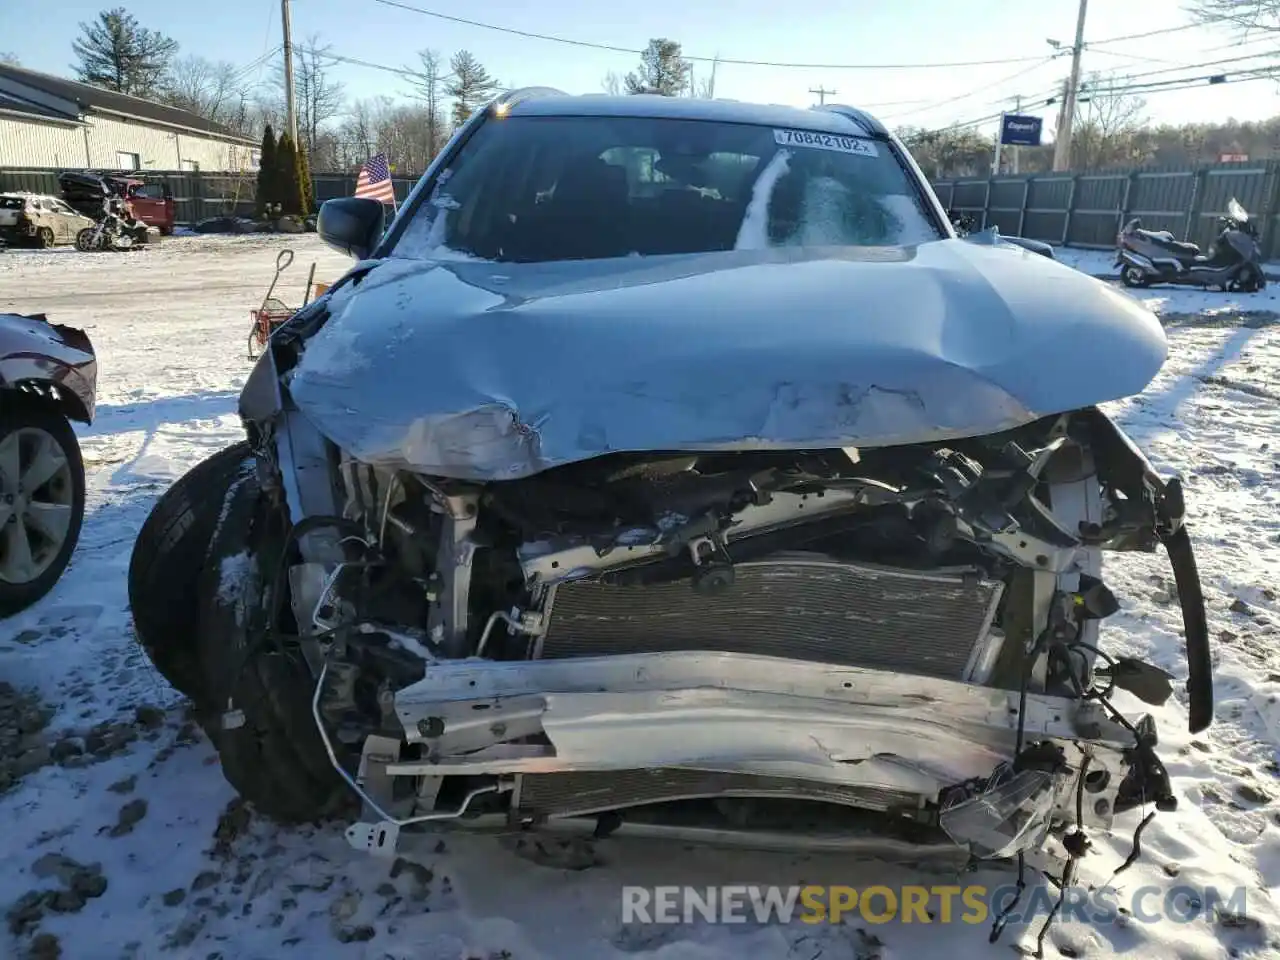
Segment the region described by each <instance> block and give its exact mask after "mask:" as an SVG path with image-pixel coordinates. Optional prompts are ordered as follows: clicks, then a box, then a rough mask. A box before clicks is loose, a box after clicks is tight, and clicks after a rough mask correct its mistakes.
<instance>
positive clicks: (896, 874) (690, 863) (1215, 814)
mask: <svg viewBox="0 0 1280 960" xmlns="http://www.w3.org/2000/svg"><path fill="white" fill-rule="evenodd" d="M283 246H290V247H292V248H293V249H294V250H295V251H296V253H297V258H296V260H295V262H294V264H293V266H292V267H291V268H290V269H289V270H288V271H287V272H286V273H285V275H284V277H283V279H282V281H281V285H280V287H279V288H278V291H277V295H278V296H281V298H282V299H283V300H285V302H287V303H291V304H295V305H296V304H299V303H300V302H301V299H302V290H303V285H304V283H305V279H306V275H307V270H308V268H309V266H310V264H311V262H312V261H313V260H314V261H316V262H317V264H318V266H317V270H316V277H317V279H323V280H332V279H336V278H337V277H338V276H339V275H340V274H341V273H342V271H343V270H344V269H345V268H346V266H347V264H348V263H349V261H347V260H345V259H344V258H342V257H341V256H339V255H337V254H335V253H332V252H330V251H327V250H326V249H325V248H324V247H323V246H322V245H321V244H320V243H319V241H318V240H317V238H316V237H315V236H314V235H309V236H293V237H263V236H255V237H237V238H216V237H177V238H171V239H168V240H166V241H164V242H163V243H160V244H158V245H157V246H156V247H155V248H154V249H149V250H146V251H143V252H138V253H133V254H127V255H119V256H112V255H106V254H90V255H81V254H77V253H75V252H73V251H70V250H57V251H48V252H46V251H40V252H34V251H33V252H26V251H8V252H4V253H0V310H3V311H17V312H28V313H35V312H44V313H47V314H48V315H49V316H50V318H51V319H53V320H55V321H57V322H61V323H67V324H72V325H75V326H81V327H84V328H85V329H86V330H87V332H88V333H89V336H90V337H91V338H92V340H93V342H94V345H95V347H96V348H97V351H98V356H99V361H100V374H99V376H100V382H99V389H100V393H99V407H98V419H97V420H96V422H95V423H94V425H93V426H92V427H91V428H81V429H80V430H79V434H80V437H81V443H82V445H83V449H84V457H85V463H86V466H87V468H88V486H89V504H88V512H87V516H86V519H85V525H84V533H83V535H82V538H81V542H80V547H79V549H78V551H77V553H76V555H75V557H74V559H73V560H72V565H71V568H70V570H69V571H68V572H67V574H66V576H65V577H64V578H63V580H62V582H61V583H60V585H59V586H58V587H57V588H56V589H55V591H54V592H53V594H52V595H51V596H49V597H48V598H46V599H45V600H44V601H43V602H42V603H41V604H39V605H38V606H37V607H36V608H34V609H33V610H30V611H28V612H27V613H25V614H23V615H21V616H20V617H17V618H14V619H12V620H9V621H5V622H3V624H0V683H2V684H3V686H0V748H2V749H0V824H3V825H4V827H5V829H4V830H3V831H2V832H0V861H3V863H4V864H5V870H4V872H3V873H2V874H0V909H4V910H5V911H7V929H6V930H0V957H6V958H7V957H15V958H17V957H24V956H28V955H30V956H39V957H45V958H53V957H57V956H62V957H66V958H70V960H99V958H101V960H121V958H135V960H142V958H155V957H174V958H222V960H260V958H261V960H268V958H290V957H308V958H320V957H324V958H328V957H336V958H366V957H367V958H377V960H383V958H393V960H409V958H414V960H460V958H461V960H471V958H475V960H498V958H503V960H594V958H602V960H609V958H621V957H629V958H634V960H730V958H734V960H737V958H752V957H760V958H766V960H775V958H776V960H819V958H822V960H845V958H857V960H872V958H879V960H890V958H893V960H926V958H932V957H946V958H948V960H964V958H969V957H985V956H1006V955H1009V954H1008V953H1007V951H1009V950H1010V948H1011V947H1012V946H1013V945H1016V944H1018V943H1022V944H1023V945H1031V946H1033V945H1034V940H1035V937H1034V934H1035V932H1036V930H1037V929H1038V923H1037V924H1033V925H1032V926H1030V927H1027V928H1011V929H1010V930H1009V931H1007V932H1006V934H1005V939H1004V940H1002V941H1001V942H1000V943H999V944H997V945H995V946H990V945H988V943H987V933H988V928H989V923H983V924H981V925H975V926H968V925H963V924H953V925H950V926H947V927H945V928H944V927H942V926H941V925H940V924H938V923H933V924H922V923H919V922H915V923H899V922H896V921H895V922H891V923H887V924H879V925H873V924H869V923H867V922H865V921H864V920H863V919H861V918H851V919H850V920H849V921H848V922H846V923H844V924H841V925H826V926H808V925H804V924H799V923H796V924H792V925H786V926H782V925H772V926H761V925H757V924H755V923H748V924H739V925H723V926H709V925H706V924H704V923H699V922H695V923H691V924H687V925H676V926H629V925H624V924H623V923H622V921H621V908H620V894H619V888H620V886H621V885H622V884H624V883H634V884H646V885H661V884H693V885H699V886H705V885H708V884H781V885H788V884H792V883H813V882H831V883H842V884H850V885H854V886H861V885H866V884H870V883H878V884H889V885H894V884H896V883H911V882H918V883H924V884H938V883H949V882H956V879H957V878H955V877H954V875H950V876H948V875H945V874H938V873H936V872H934V871H932V870H931V869H929V868H925V867H920V866H915V867H908V866H903V865H897V866H888V865H880V864H875V863H869V862H865V861H864V862H857V861H853V860H851V859H850V858H848V857H811V856H798V855H781V854H774V855H763V854H762V855H751V854H738V853H735V854H730V855H725V854H718V853H713V852H709V851H695V850H690V849H686V848H684V847H681V846H667V845H659V844H653V843H645V844H642V845H637V844H633V845H623V844H620V843H618V842H617V841H607V842H605V843H603V844H601V845H600V846H599V849H598V858H599V862H598V863H597V864H596V865H595V866H593V867H591V868H589V869H582V870H564V869H552V868H550V867H545V866H536V865H534V864H532V863H529V862H527V861H526V860H524V859H521V858H518V857H516V856H515V855H514V854H513V853H512V852H511V851H510V850H509V849H507V847H506V844H504V843H503V842H502V841H499V840H496V839H484V838H476V837H459V836H454V835H443V837H442V838H441V837H435V836H431V837H423V838H415V839H414V840H412V841H410V842H409V843H407V844H405V845H404V849H403V851H402V852H403V855H404V857H405V858H406V859H405V861H402V862H398V863H397V864H395V865H390V864H388V863H387V862H386V861H380V860H376V859H371V858H367V857H363V856H361V855H358V854H355V853H354V852H352V851H351V850H350V849H349V847H348V846H347V845H346V843H345V841H344V840H343V837H342V834H341V830H340V828H338V827H333V828H326V829H318V830H289V831H285V830H279V829H276V828H274V827H272V826H271V825H270V824H268V823H265V822H262V821H260V820H258V819H256V818H254V817H253V816H252V815H251V812H250V811H249V810H247V809H245V808H243V807H241V806H239V805H238V804H236V803H235V802H234V796H233V794H232V791H231V789H230V788H229V787H228V786H227V785H226V783H225V782H224V781H223V779H222V777H221V776H220V774H219V771H218V767H217V757H216V755H215V754H214V752H213V750H212V749H211V748H210V747H209V745H208V744H207V742H205V741H204V739H203V737H202V735H201V734H200V733H199V732H198V731H197V728H196V727H195V725H194V724H192V723H191V722H190V721H189V720H188V719H187V717H186V716H185V710H184V705H183V703H182V701H181V698H180V697H178V696H177V695H176V694H175V693H174V692H173V691H172V690H170V689H169V688H168V687H167V685H166V684H165V682H164V681H163V679H161V678H160V677H159V675H158V674H157V673H156V672H155V671H154V670H153V669H152V668H151V667H150V665H149V664H148V663H147V661H146V659H145V657H143V655H142V654H141V652H140V651H139V650H138V649H136V647H135V645H134V643H133V641H132V636H131V627H130V620H129V614H128V610H127V601H126V585H125V573H126V569H127V566H128V562H129V555H130V551H131V548H132V545H133V538H134V536H135V534H136V532H137V529H138V527H139V526H140V525H141V523H142V521H143V520H144V518H145V517H146V515H147V513H148V511H149V510H150V508H151V505H152V504H153V503H154V501H155V499H156V497H158V496H159V494H160V493H161V492H162V491H163V490H164V489H165V488H166V486H167V485H168V484H169V483H170V482H171V481H172V480H173V479H175V478H176V477H178V476H180V475H181V474H182V473H184V472H185V471H186V470H187V469H189V468H190V467H192V466H193V465H195V464H196V463H197V462H198V461H200V460H201V459H203V458H204V457H206V456H207V455H208V454H210V453H212V452H213V451H215V450H217V449H219V448H221V447H223V446H225V445H227V444H228V443H230V442H232V441H234V440H236V439H238V438H239V435H240V428H239V423H238V419H237V417H236V415H235V399H236V396H237V393H238V391H239V389H240V387H241V386H242V384H243V383H244V379H245V376H246V375H247V373H248V371H249V369H250V363H249V361H248V360H247V358H246V355H245V333H246V331H247V326H248V311H249V309H250V308H251V307H253V306H256V305H257V303H258V302H259V301H260V300H261V298H262V296H263V294H264V293H265V291H266V288H267V285H268V284H269V283H270V280H271V275H272V273H273V271H274V267H275V255H276V253H277V252H278V250H279V249H280V248H281V247H283ZM1061 258H1062V259H1063V260H1065V261H1067V262H1070V263H1072V264H1073V265H1079V266H1080V267H1081V268H1082V269H1086V270H1087V271H1088V272H1091V273H1094V272H1100V271H1102V270H1107V269H1109V267H1108V264H1109V258H1107V255H1105V254H1102V255H1098V254H1094V253H1077V252H1073V251H1062V257H1061ZM1277 289H1278V288H1277V287H1275V286H1274V285H1273V287H1272V288H1270V289H1268V290H1267V291H1265V292H1263V293H1262V294H1258V295H1255V296H1252V297H1244V298H1235V299H1233V298H1232V297H1229V296H1227V295H1224V294H1212V293H1210V294H1206V293H1199V292H1190V291H1179V290H1176V289H1172V288H1167V289H1158V290H1150V291H1144V292H1143V293H1142V294H1141V297H1142V299H1144V300H1146V301H1147V302H1148V303H1149V304H1150V305H1151V307H1152V308H1153V309H1154V310H1156V311H1157V312H1158V313H1159V314H1160V315H1161V317H1162V319H1163V321H1164V323H1165V325H1166V328H1167V330H1168V333H1169V337H1170V342H1171V355H1170V359H1169V361H1168V363H1167V364H1166V366H1165V369H1164V370H1163V371H1162V372H1161V374H1160V376H1159V377H1158V378H1157V380H1156V381H1155V383H1153V384H1152V386H1151V388H1150V389H1149V390H1148V391H1147V393H1146V394H1145V395H1143V396H1142V397H1140V398H1137V399H1134V400H1130V401H1126V402H1123V403H1119V404H1116V405H1115V408H1116V409H1115V412H1117V413H1118V415H1119V416H1120V418H1121V420H1122V422H1123V424H1124V425H1125V427H1126V428H1127V429H1128V430H1129V431H1130V432H1131V433H1132V435H1133V436H1134V437H1135V439H1137V440H1138V442H1139V443H1140V444H1141V445H1142V446H1143V447H1144V448H1145V449H1146V450H1147V451H1148V453H1149V454H1150V455H1151V457H1152V458H1153V459H1154V460H1155V461H1156V463H1157V465H1158V466H1159V467H1161V468H1162V469H1165V470H1170V471H1175V472H1178V473H1180V474H1182V475H1183V476H1184V478H1185V480H1186V483H1187V500H1188V504H1189V508H1190V511H1191V519H1190V523H1191V525H1192V533H1193V535H1194V537H1195V541H1196V548H1197V553H1198V559H1199V562H1200V569H1201V576H1202V578H1203V580H1204V585H1205V592H1206V595H1207V597H1208V603H1209V612H1210V623H1211V628H1212V634H1213V636H1214V638H1215V641H1216V649H1215V655H1214V660H1215V668H1216V678H1217V718H1216V722H1215V724H1214V726H1213V727H1211V728H1210V730H1209V731H1207V733H1206V734H1205V735H1202V736H1200V737H1198V738H1195V739H1192V738H1191V737H1189V736H1188V735H1187V733H1186V709H1185V698H1184V697H1183V696H1182V693H1181V691H1179V693H1178V694H1177V695H1176V696H1175V698H1174V699H1173V700H1171V701H1170V702H1169V703H1168V704H1167V705H1166V706H1165V707H1163V708H1160V709H1158V710H1156V711H1155V714H1156V719H1157V720H1158V721H1159V723H1160V725H1161V727H1160V729H1161V734H1162V743H1161V748H1160V753H1161V756H1162V757H1163V758H1164V760H1165V762H1166V764H1167V766H1168V768H1169V772H1170V775H1171V776H1172V778H1173V782H1174V788H1175V791H1176V792H1177V794H1178V796H1179V802H1180V806H1179V809H1178V811H1177V812H1176V813H1174V814H1161V815H1159V816H1157V817H1156V819H1155V821H1154V823H1153V824H1152V825H1151V826H1150V828H1149V829H1147V830H1146V832H1145V833H1144V835H1143V838H1142V847H1143V854H1144V855H1143V857H1142V858H1141V859H1140V860H1139V861H1138V863H1137V864H1136V865H1135V866H1134V867H1132V868H1131V869H1130V870H1128V871H1126V872H1125V873H1123V874H1121V875H1120V876H1119V877H1117V878H1115V880H1114V881H1112V884H1113V886H1114V888H1115V890H1116V898H1117V899H1118V901H1119V902H1120V903H1121V904H1125V903H1128V902H1130V901H1129V900H1127V899H1126V898H1127V897H1131V896H1132V894H1133V893H1134V892H1135V891H1137V890H1139V889H1142V888H1144V887H1150V888H1154V889H1156V890H1157V891H1159V894H1160V896H1163V895H1164V894H1165V893H1167V892H1169V891H1171V890H1174V889H1176V888H1177V887H1178V886H1179V885H1189V886H1196V887H1204V886H1210V885H1211V886H1214V887H1216V888H1217V889H1218V890H1219V891H1223V892H1224V894H1225V892H1228V891H1231V890H1233V889H1235V888H1241V889H1243V890H1244V897H1245V902H1246V903H1247V909H1246V910H1245V911H1244V915H1236V914H1221V913H1219V914H1214V913H1213V912H1212V911H1209V912H1208V913H1209V915H1197V916H1194V917H1192V918H1191V919H1188V920H1186V921H1185V922H1175V921H1174V920H1171V919H1166V920H1163V921H1161V922H1144V921H1143V920H1141V919H1140V918H1137V917H1127V916H1121V917H1120V918H1119V921H1118V922H1115V923H1112V924H1100V925H1090V924H1089V923H1086V922H1083V921H1082V920H1080V919H1078V918H1068V919H1065V920H1064V921H1063V922H1062V923H1061V924H1059V925H1057V926H1055V928H1054V930H1053V931H1052V933H1051V935H1050V938H1049V942H1048V944H1047V951H1046V952H1047V955H1048V956H1055V955H1056V956H1064V957H1106V956H1110V955H1111V954H1113V953H1114V954H1117V955H1123V956H1126V957H1135V958H1143V960H1146V958H1151V960H1156V958H1159V960H1174V958H1193V957H1194V958H1201V957H1205V958H1216V957H1222V958H1226V957H1276V956H1280V911H1278V910H1277V907H1276V903H1275V899H1274V898H1275V892H1276V888H1277V887H1278V886H1280V753H1278V752H1277V750H1278V749H1280V699H1278V695H1280V602H1278V601H1277V597H1276V591H1280V322H1278V321H1277V313H1276V312H1275V311H1278V310H1280V304H1277V300H1276V297H1277ZM1170 577H1171V574H1170V571H1169V568H1168V564H1167V561H1166V559H1165V557H1164V555H1163V554H1159V555H1156V556H1153V557H1144V556H1122V557H1119V558H1118V559H1116V560H1115V561H1113V562H1112V564H1111V567H1110V572H1109V575H1108V579H1109V581H1110V583H1111V585H1112V586H1113V588H1114V589H1116V592H1117V593H1118V594H1119V595H1120V596H1121V598H1122V601H1123V609H1122V611H1121V612H1120V613H1118V614H1117V615H1116V616H1115V617H1113V618H1112V619H1111V620H1110V621H1108V625H1107V627H1106V628H1105V629H1104V633H1103V636H1104V646H1105V647H1106V648H1107V649H1108V650H1110V651H1111V652H1113V653H1127V654H1133V655H1137V656H1141V657H1144V658H1147V659H1150V660H1151V661H1153V662H1155V663H1157V664H1159V665H1161V666H1163V667H1165V668H1167V669H1169V670H1170V671H1171V672H1173V673H1174V674H1176V675H1177V676H1178V677H1179V678H1183V677H1185V673H1186V671H1185V667H1184V665H1183V658H1182V647H1181V645H1182V638H1181V636H1180V630H1181V622H1180V615H1179V613H1178V608H1177V606H1176V603H1173V602H1172V601H1171V598H1170V593H1169V584H1168V580H1169V579H1170ZM1118 703H1119V705H1120V706H1122V707H1128V708H1130V709H1131V710H1135V711H1136V710H1137V709H1138V707H1137V706H1136V704H1135V703H1133V702H1128V703H1126V702H1124V701H1122V700H1118ZM1141 817H1142V813H1141V812H1134V813H1131V814H1129V815H1127V816H1126V817H1124V818H1122V819H1121V821H1120V822H1119V825H1118V827H1117V831H1116V836H1115V837H1114V838H1095V850H1094V852H1093V853H1092V854H1091V855H1090V856H1088V857H1087V858H1086V859H1085V860H1084V861H1083V863H1082V867H1081V869H1082V876H1081V880H1082V882H1084V883H1089V884H1105V883H1106V882H1107V881H1108V878H1110V877H1111V874H1112V872H1113V871H1114V870H1115V868H1116V867H1117V866H1119V865H1120V863H1121V862H1122V861H1123V860H1124V858H1125V857H1126V856H1127V855H1128V853H1129V849H1130V835H1131V834H1132V831H1133V828H1134V827H1135V826H1136V825H1137V823H1138V821H1139V820H1140V819H1141ZM969 880H972V881H973V882H979V883H985V884H986V885H988V886H989V887H995V886H999V885H1001V884H1003V883H1007V882H1009V880H1010V878H1009V877H1008V876H1005V875H1003V874H1000V873H998V872H992V873H989V874H982V875H978V876H975V877H971V878H967V879H966V881H965V882H968V881H969ZM42 891H48V892H47V893H42ZM53 891H56V893H55V892H53ZM1159 903H1160V900H1159V898H1158V897H1155V896H1153V897H1151V898H1150V899H1149V902H1148V909H1155V908H1157V907H1158V904H1159ZM1191 912H1192V913H1196V911H1195V910H1194V909H1193V910H1192V911H1191ZM1202 913H1203V912H1202ZM59 950H60V951H61V952H60V953H59Z"/></svg>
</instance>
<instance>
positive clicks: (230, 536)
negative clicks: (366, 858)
mask: <svg viewBox="0 0 1280 960" xmlns="http://www.w3.org/2000/svg"><path fill="white" fill-rule="evenodd" d="M284 541H285V531H284V525H283V523H282V522H281V519H280V518H279V517H278V516H277V515H276V514H274V512H273V511H272V510H271V509H270V507H269V505H268V503H267V501H266V499H265V497H263V496H262V494H261V493H260V491H259V489H258V486H257V484H256V482H249V483H245V484H242V485H240V486H238V487H236V488H234V489H233V491H232V493H231V495H230V497H229V498H228V501H227V505H226V511H225V513H224V515H223V517H222V520H221V522H220V523H219V525H218V528H217V530H216V531H215V532H214V535H213V538H212V541H211V543H210V545H209V553H208V558H207V560H206V563H205V566H204V570H203V572H202V574H201V577H200V583H199V588H198V589H199V605H198V610H199V622H198V630H197V636H198V646H199V653H200V664H201V672H202V674H203V680H202V683H203V685H204V687H205V689H206V690H208V691H210V693H211V694H212V701H213V703H214V704H215V707H214V709H213V710H212V711H211V712H210V713H209V714H208V716H207V717H206V718H205V730H206V732H207V733H208V734H209V737H210V739H211V740H212V741H213V743H214V745H215V746H216V747H217V750H218V754H219V756H220V757H221V760H222V771H223V774H224V776H225V777H226V778H227V781H228V782H229V783H230V784H231V785H232V786H233V787H234V788H235V789H236V791H237V792H238V793H239V794H240V796H241V797H243V798H244V799H246V800H248V801H249V802H250V803H252V804H253V805H254V806H255V807H257V808H258V809H259V810H260V811H261V812H262V813H264V814H266V815H267V816H269V817H272V818H274V819H277V820H280V821H284V822H291V823H296V822H314V821H319V820H324V819H327V818H329V817H331V816H335V815H339V814H341V813H344V812H348V811H347V810H346V808H347V807H348V806H349V805H350V804H351V803H352V796H353V795H352V794H351V793H349V791H348V789H347V787H346V785H345V784H344V783H343V782H342V780H341V778H340V777H339V776H338V774H337V772H336V771H335V770H334V769H333V767H332V765H331V764H330V762H329V758H328V755H327V753H326V752H325V749H324V744H323V742H322V741H321V739H320V736H319V734H318V733H317V731H316V728H315V725H314V722H313V720H312V717H311V696H312V692H313V688H314V682H315V681H314V678H313V677H312V675H311V672H310V670H309V669H308V667H307V664H306V661H305V660H304V659H303V656H302V653H301V650H300V649H299V648H298V646H297V644H296V642H294V641H292V640H290V639H286V638H284V637H283V636H282V635H281V634H282V633H283V631H280V632H277V631H275V630H272V631H268V630H267V629H266V628H267V626H268V619H269V616H270V613H271V610H272V593H273V589H274V581H275V579H276V571H277V567H278V565H279V562H280V552H281V545H282V544H283V543H284ZM288 606H289V605H288V602H287V600H283V601H282V604H281V607H282V608H283V609H284V610H285V611H287V609H288ZM285 616H286V617H287V613H286V614H285ZM273 626H279V624H274V625H273Z"/></svg>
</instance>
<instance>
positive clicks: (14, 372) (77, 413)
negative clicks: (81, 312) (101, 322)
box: [0, 314, 98, 424]
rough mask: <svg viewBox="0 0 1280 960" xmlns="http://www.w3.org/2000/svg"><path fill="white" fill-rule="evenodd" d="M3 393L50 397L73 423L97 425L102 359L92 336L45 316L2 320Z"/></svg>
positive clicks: (13, 316)
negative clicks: (96, 416)
mask: <svg viewBox="0 0 1280 960" xmlns="http://www.w3.org/2000/svg"><path fill="white" fill-rule="evenodd" d="M0 387H4V388H7V389H13V390H23V391H26V392H30V393H34V394H37V395H39V396H45V397H48V398H49V399H51V400H52V401H53V402H55V403H56V404H57V405H58V407H59V409H60V410H61V411H62V412H63V414H64V415H66V416H67V417H68V418H69V419H71V420H76V421H79V422H81V423H86V424H88V423H92V422H93V416H94V411H95V407H96V402H97V387H98V358H97V355H96V353H95V352H94V349H93V344H92V343H91V342H90V340H89V337H88V335H87V334H86V333H85V332H84V331H83V330H79V329H77V328H75V327H67V326H63V325H62V324H56V323H50V322H49V321H48V320H47V319H46V318H45V316H44V315H43V314H35V315H33V316H29V317H28V316H20V315H18V314H3V315H0Z"/></svg>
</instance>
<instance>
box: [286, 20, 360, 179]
mask: <svg viewBox="0 0 1280 960" xmlns="http://www.w3.org/2000/svg"><path fill="white" fill-rule="evenodd" d="M328 53H329V47H328V45H322V44H321V43H320V38H319V37H317V36H315V35H312V36H311V37H309V38H308V39H307V42H306V43H303V44H294V47H293V94H294V103H295V106H296V109H297V111H298V139H299V140H300V141H301V142H302V145H303V146H304V147H305V148H306V150H307V153H308V154H310V155H312V156H313V157H314V155H315V152H316V144H317V140H318V138H319V136H320V129H321V127H323V126H324V125H325V124H326V123H328V122H329V121H330V120H334V119H336V118H337V117H339V116H340V115H341V114H342V108H343V104H344V103H345V101H346V93H345V91H344V90H343V88H342V84H340V83H338V82H337V81H335V80H334V79H333V78H332V77H331V76H330V75H329V72H328V63H329V59H328V57H327V56H326V55H327V54H328ZM276 86H277V88H278V89H279V91H280V96H281V99H283V96H284V89H285V77H284V65H283V64H280V65H279V66H277V67H276ZM315 169H320V168H319V167H318V166H317V167H315Z"/></svg>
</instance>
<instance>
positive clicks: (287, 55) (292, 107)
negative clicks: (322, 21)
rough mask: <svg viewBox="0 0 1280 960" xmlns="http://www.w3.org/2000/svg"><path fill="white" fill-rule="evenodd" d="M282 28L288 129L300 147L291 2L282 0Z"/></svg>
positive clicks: (296, 144) (296, 145)
mask: <svg viewBox="0 0 1280 960" xmlns="http://www.w3.org/2000/svg"><path fill="white" fill-rule="evenodd" d="M280 26H281V27H282V28H283V29H284V109H285V113H286V114H287V124H286V129H288V131H289V136H290V137H291V138H292V140H293V146H294V149H297V147H298V109H297V105H296V104H295V103H294V100H293V31H292V28H291V26H290V23H289V0H280Z"/></svg>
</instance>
